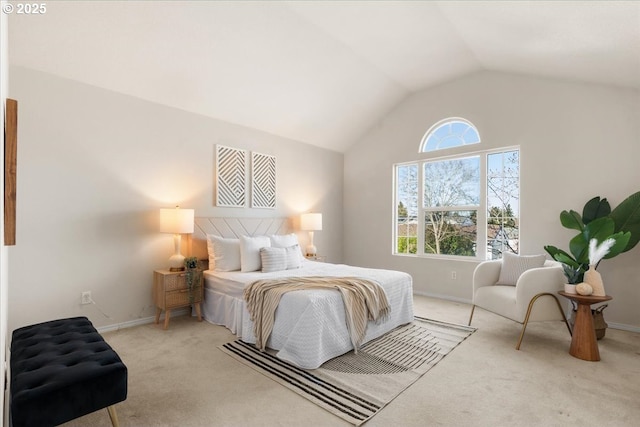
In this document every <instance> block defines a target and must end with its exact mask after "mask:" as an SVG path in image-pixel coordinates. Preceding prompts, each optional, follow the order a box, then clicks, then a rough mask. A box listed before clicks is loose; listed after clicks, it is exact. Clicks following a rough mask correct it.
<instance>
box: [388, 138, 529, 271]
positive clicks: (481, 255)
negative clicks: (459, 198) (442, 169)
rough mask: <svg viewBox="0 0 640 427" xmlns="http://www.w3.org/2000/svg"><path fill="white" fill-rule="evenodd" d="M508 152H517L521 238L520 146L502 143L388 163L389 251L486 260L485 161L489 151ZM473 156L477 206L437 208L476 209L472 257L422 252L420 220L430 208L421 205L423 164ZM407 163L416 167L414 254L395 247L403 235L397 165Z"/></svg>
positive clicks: (454, 258) (520, 234) (455, 258)
mask: <svg viewBox="0 0 640 427" xmlns="http://www.w3.org/2000/svg"><path fill="white" fill-rule="evenodd" d="M509 151H518V191H519V197H518V207H517V208H515V209H516V211H517V212H518V216H517V217H518V220H519V227H518V230H519V236H518V239H519V240H521V238H522V221H521V215H520V205H521V203H520V188H521V178H522V151H521V149H520V146H519V145H513V146H506V147H497V148H490V149H486V150H476V151H469V152H461V153H457V154H449V155H441V156H434V157H431V156H428V157H426V158H422V159H419V160H411V161H407V162H399V163H394V164H393V165H392V176H393V187H392V191H393V197H392V204H393V207H392V219H393V221H392V226H393V230H392V236H393V239H392V242H391V253H392V255H394V256H401V257H417V258H430V259H445V260H456V261H473V262H478V261H485V260H487V259H488V258H487V249H486V248H487V242H488V237H487V234H488V227H487V219H488V218H487V216H488V206H487V204H488V203H487V202H488V201H487V187H488V184H487V178H488V176H487V172H488V171H487V163H488V156H489V155H490V154H496V153H506V152H509ZM427 153H429V154H435V153H438V154H440V152H437V151H431V152H427ZM420 154H425V153H423V152H421V153H420ZM473 156H479V158H480V167H479V174H480V194H479V197H480V200H479V205H478V206H477V207H476V206H473V205H466V206H451V207H443V208H442V209H439V211H445V210H451V211H462V210H474V209H477V213H476V223H477V227H476V229H477V231H476V255H475V256H464V255H450V254H431V253H425V252H424V240H425V220H424V216H425V213H426V212H427V211H429V210H431V211H433V209H430V208H425V207H424V200H423V198H424V165H425V164H426V163H430V162H436V161H443V160H456V159H464V158H469V157H473ZM407 165H417V167H418V186H419V188H418V200H417V212H416V218H417V219H418V223H417V227H416V232H417V253H415V254H412V253H403V252H398V251H397V247H398V238H399V237H406V236H400V235H399V233H398V202H399V201H400V200H399V197H398V180H397V173H398V172H397V170H398V167H401V166H407ZM518 246H519V247H522V244H521V243H519V245H518ZM477 248H482V250H478V249H477Z"/></svg>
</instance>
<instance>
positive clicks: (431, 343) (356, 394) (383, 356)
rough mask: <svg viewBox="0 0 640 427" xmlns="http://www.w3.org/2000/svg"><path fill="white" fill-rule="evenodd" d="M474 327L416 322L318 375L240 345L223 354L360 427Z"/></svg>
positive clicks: (338, 360) (336, 361)
mask: <svg viewBox="0 0 640 427" xmlns="http://www.w3.org/2000/svg"><path fill="white" fill-rule="evenodd" d="M474 331H475V328H471V327H469V326H462V325H454V324H451V323H445V322H438V321H435V320H429V319H423V318H418V317H416V318H415V320H414V321H413V322H412V323H409V324H407V325H403V326H400V327H398V328H396V329H394V330H393V331H391V332H389V333H387V334H385V335H383V336H382V337H380V338H377V339H375V340H373V341H370V342H368V343H367V344H365V345H364V346H362V348H361V349H360V351H358V354H354V353H353V352H352V351H351V352H349V353H346V354H344V355H342V356H339V357H336V358H334V359H331V360H329V361H327V362H325V363H324V364H323V365H322V366H321V367H320V368H318V369H313V370H306V369H300V368H298V367H296V366H294V365H292V364H290V363H288V362H285V361H282V360H280V359H278V358H277V357H275V356H273V355H271V354H269V353H268V352H262V351H260V350H258V349H257V348H256V347H255V346H253V345H252V344H247V343H245V342H243V341H241V340H237V341H233V342H230V343H227V344H224V345H223V346H221V347H220V349H221V350H222V351H224V352H225V353H227V354H229V355H230V356H232V357H234V358H235V359H236V360H238V361H240V362H242V363H244V364H245V365H248V366H250V367H251V368H253V369H255V370H257V371H259V372H260V373H262V374H264V375H266V376H268V377H269V378H271V379H273V380H275V381H277V382H278V383H280V384H282V385H284V386H285V387H288V388H289V389H291V390H293V391H295V392H296V393H298V394H300V395H301V396H303V397H305V398H307V399H309V400H311V401H312V402H314V403H316V404H317V405H319V406H320V407H322V408H324V409H326V410H327V411H329V412H331V413H333V414H335V415H337V416H339V417H341V418H343V419H345V420H347V421H349V422H350V423H352V424H354V425H356V426H357V425H360V424H362V423H364V422H365V421H367V420H368V419H369V418H371V417H372V416H374V415H375V414H376V413H377V412H378V411H380V410H381V409H382V408H383V407H384V406H385V405H386V404H387V403H389V402H390V401H391V400H393V399H394V398H395V397H396V396H397V395H398V394H400V393H402V391H404V390H405V389H406V388H407V387H409V386H410V385H411V384H413V383H414V382H415V381H416V380H418V378H420V377H421V376H422V375H424V374H425V373H426V372H427V371H428V370H429V369H431V368H432V367H433V366H435V365H436V364H437V363H438V362H439V361H440V360H442V358H443V357H444V356H446V355H447V354H448V353H449V352H450V351H452V350H453V349H454V348H455V347H456V346H457V345H458V344H460V343H461V342H462V341H464V340H465V339H466V338H467V337H468V336H469V335H471V334H472V333H473V332H474Z"/></svg>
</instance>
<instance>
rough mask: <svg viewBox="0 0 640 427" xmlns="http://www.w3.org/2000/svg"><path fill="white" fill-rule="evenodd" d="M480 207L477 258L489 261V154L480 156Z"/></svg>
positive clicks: (477, 219) (477, 218)
mask: <svg viewBox="0 0 640 427" xmlns="http://www.w3.org/2000/svg"><path fill="white" fill-rule="evenodd" d="M480 176H481V177H482V179H481V180H480V206H478V213H477V214H476V215H477V217H476V221H477V224H478V229H477V234H476V239H477V244H478V248H477V250H476V257H477V258H478V259H481V260H485V259H487V210H488V208H487V154H484V155H482V156H480Z"/></svg>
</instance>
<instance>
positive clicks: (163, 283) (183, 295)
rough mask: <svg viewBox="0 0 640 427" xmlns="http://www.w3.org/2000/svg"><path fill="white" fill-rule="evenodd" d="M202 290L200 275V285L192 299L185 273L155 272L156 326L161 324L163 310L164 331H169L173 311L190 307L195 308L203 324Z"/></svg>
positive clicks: (195, 289) (197, 286)
mask: <svg viewBox="0 0 640 427" xmlns="http://www.w3.org/2000/svg"><path fill="white" fill-rule="evenodd" d="M202 288H203V276H202V274H200V280H199V283H196V284H194V286H193V291H192V293H191V294H192V298H190V296H189V290H188V289H187V283H186V277H185V272H184V271H176V272H174V271H169V270H155V271H154V272H153V302H154V303H155V305H156V324H157V323H159V322H160V314H161V313H162V310H165V314H164V329H167V328H168V327H169V318H170V317H171V310H172V309H174V308H180V307H187V306H190V305H193V308H195V310H196V315H197V316H198V322H201V321H202V313H201V312H200V303H201V302H202Z"/></svg>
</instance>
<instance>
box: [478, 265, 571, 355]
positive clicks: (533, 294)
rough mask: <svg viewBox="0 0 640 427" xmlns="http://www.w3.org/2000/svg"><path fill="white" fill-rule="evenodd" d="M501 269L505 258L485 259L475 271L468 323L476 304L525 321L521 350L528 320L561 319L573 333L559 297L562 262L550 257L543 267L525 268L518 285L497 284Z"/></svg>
mask: <svg viewBox="0 0 640 427" xmlns="http://www.w3.org/2000/svg"><path fill="white" fill-rule="evenodd" d="M501 268H502V260H494V261H484V262H481V263H480V264H479V265H478V266H477V267H476V269H475V271H474V273H473V307H472V308H471V316H470V317H469V326H471V319H473V312H474V310H475V308H476V307H480V308H483V309H485V310H487V311H490V312H492V313H495V314H498V315H500V316H503V317H506V318H507V319H511V320H514V321H516V322H518V323H520V324H522V332H521V333H520V338H519V339H518V344H517V345H516V350H520V344H521V343H522V338H523V337H524V331H525V329H526V328H527V323H529V322H534V321H538V322H541V321H548V320H562V321H564V323H565V324H566V325H567V329H568V330H569V334H571V327H570V326H569V323H568V322H567V319H566V317H565V315H564V311H563V310H562V306H561V305H560V301H559V300H558V297H557V293H558V291H561V290H563V288H564V283H565V279H564V274H563V272H562V266H561V265H560V263H558V262H555V261H549V260H547V261H545V262H544V266H543V267H540V268H531V269H529V270H526V271H524V272H523V273H522V274H521V275H520V277H519V278H518V280H517V282H516V285H515V286H513V285H497V284H496V283H497V282H498V279H499V277H500V269H501ZM534 304H535V309H534Z"/></svg>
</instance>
